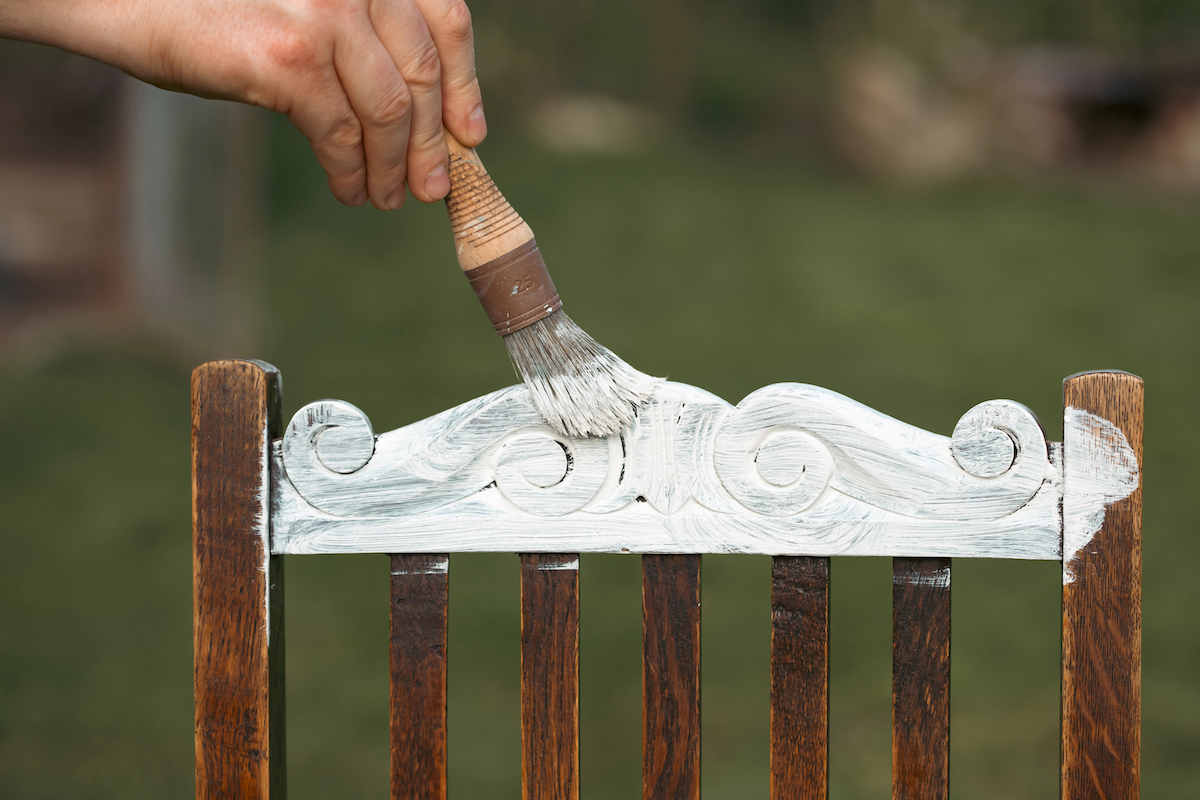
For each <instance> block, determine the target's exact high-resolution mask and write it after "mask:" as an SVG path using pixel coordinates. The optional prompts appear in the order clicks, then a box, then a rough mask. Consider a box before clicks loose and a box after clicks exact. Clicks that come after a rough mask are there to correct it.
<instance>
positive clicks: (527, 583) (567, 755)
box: [521, 553, 579, 800]
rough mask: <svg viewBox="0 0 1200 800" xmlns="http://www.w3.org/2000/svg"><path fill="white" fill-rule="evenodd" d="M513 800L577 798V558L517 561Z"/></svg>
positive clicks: (538, 557) (536, 557)
mask: <svg viewBox="0 0 1200 800" xmlns="http://www.w3.org/2000/svg"><path fill="white" fill-rule="evenodd" d="M521 797H522V798H523V800H578V798H579V555H578V554H557V553H555V554H525V555H522V556H521Z"/></svg>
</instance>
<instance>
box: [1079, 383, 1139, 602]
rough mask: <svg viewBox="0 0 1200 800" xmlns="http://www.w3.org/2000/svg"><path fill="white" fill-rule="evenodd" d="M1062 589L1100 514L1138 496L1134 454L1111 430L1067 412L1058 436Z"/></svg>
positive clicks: (1093, 419)
mask: <svg viewBox="0 0 1200 800" xmlns="http://www.w3.org/2000/svg"><path fill="white" fill-rule="evenodd" d="M1063 469H1064V475H1063V584H1068V583H1073V582H1074V580H1075V572H1074V569H1075V560H1076V558H1077V557H1078V556H1079V554H1080V553H1081V552H1082V551H1083V549H1084V548H1086V547H1087V546H1088V544H1089V543H1091V541H1092V538H1093V537H1095V535H1096V534H1097V533H1099V531H1100V528H1101V527H1102V526H1103V525H1104V512H1105V509H1106V508H1107V507H1108V506H1110V505H1112V504H1113V503H1115V502H1117V501H1118V500H1123V499H1124V498H1126V497H1128V496H1129V495H1131V494H1133V493H1134V491H1136V490H1137V488H1138V484H1139V480H1140V474H1139V470H1138V462H1137V454H1136V453H1135V452H1133V448H1132V447H1130V446H1129V440H1128V439H1126V438H1125V434H1124V433H1123V432H1122V431H1121V429H1120V428H1118V427H1117V426H1116V425H1114V424H1112V423H1111V422H1109V421H1108V420H1106V419H1104V418H1103V417H1098V416H1096V415H1095V414H1092V413H1091V412H1088V411H1085V410H1083V409H1081V408H1075V407H1074V406H1068V407H1067V409H1066V412H1065V417H1064V430H1063Z"/></svg>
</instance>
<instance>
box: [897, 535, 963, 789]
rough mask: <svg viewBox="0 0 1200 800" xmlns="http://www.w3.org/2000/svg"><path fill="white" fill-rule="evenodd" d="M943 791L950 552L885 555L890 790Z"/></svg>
mask: <svg viewBox="0 0 1200 800" xmlns="http://www.w3.org/2000/svg"><path fill="white" fill-rule="evenodd" d="M949 795H950V559H948V558H894V559H892V797H893V799H894V800H944V798H947V797H949Z"/></svg>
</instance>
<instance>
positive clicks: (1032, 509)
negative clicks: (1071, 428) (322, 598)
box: [274, 382, 1062, 560]
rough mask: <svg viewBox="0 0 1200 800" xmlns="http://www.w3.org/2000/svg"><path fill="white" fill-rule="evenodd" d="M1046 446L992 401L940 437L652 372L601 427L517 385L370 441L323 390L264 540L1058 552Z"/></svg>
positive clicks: (290, 434) (844, 406)
mask: <svg viewBox="0 0 1200 800" xmlns="http://www.w3.org/2000/svg"><path fill="white" fill-rule="evenodd" d="M1053 453H1054V448H1053V447H1052V446H1051V445H1050V444H1049V443H1047V442H1046V439H1045V434H1044V433H1043V432H1042V429H1041V426H1040V425H1039V423H1038V421H1037V419H1036V417H1034V416H1033V414H1032V413H1031V412H1029V410H1028V409H1026V408H1024V407H1023V406H1021V405H1019V404H1017V403H1013V402H1010V401H989V402H987V403H981V404H980V405H978V406H976V407H975V408H973V409H971V410H970V411H968V412H967V413H966V414H964V415H963V417H962V418H961V419H960V420H959V422H958V424H957V425H956V426H955V429H954V435H953V436H951V437H946V436H940V435H937V434H934V433H930V432H928V431H923V430H921V429H919V428H916V427H913V426H911V425H907V424H905V423H903V422H900V421H898V420H895V419H892V418H890V417H888V416H886V415H884V414H881V413H879V412H878V411H875V410H873V409H870V408H867V407H866V406H864V405H862V404H861V403H857V402H855V401H853V400H851V399H849V398H847V397H844V396H843V395H840V394H838V393H837V392H831V391H829V390H827V389H822V388H819V387H815V386H805V385H802V384H776V385H774V386H768V387H766V388H764V389H760V390H759V391H756V392H753V393H752V394H750V395H749V396H748V397H746V398H745V399H744V400H742V402H740V403H739V404H738V405H737V406H736V407H734V406H730V405H729V404H728V403H726V402H724V401H723V400H721V399H720V398H717V397H714V396H713V395H712V394H710V393H708V392H705V391H703V390H702V389H698V388H696V387H693V386H687V385H686V384H680V383H669V382H668V383H665V384H663V385H661V386H659V387H658V388H657V390H656V392H655V394H654V397H653V399H652V400H651V401H650V402H648V403H647V404H646V405H644V406H643V407H642V408H641V409H639V412H638V417H637V419H636V421H635V423H634V424H633V425H632V426H631V427H630V428H628V429H626V430H624V431H622V432H621V434H619V435H616V436H612V437H609V438H607V439H598V438H589V439H578V438H569V437H563V436H559V435H556V434H555V433H554V431H553V430H551V429H550V428H549V427H548V426H546V425H544V424H543V423H542V421H541V419H540V417H539V416H538V413H537V411H536V409H535V408H534V407H533V404H532V402H531V401H530V396H529V392H528V390H527V389H526V388H525V387H523V386H519V387H511V388H508V389H503V390H501V391H498V392H494V393H492V394H490V395H487V396H485V397H481V398H478V399H476V400H473V401H471V402H469V403H464V404H462V405H460V406H458V407H457V408H453V409H450V410H448V411H445V412H443V413H441V414H438V415H436V416H434V417H430V418H428V419H426V420H423V421H421V422H417V423H414V424H412V425H408V426H406V427H404V428H400V429H398V430H395V431H390V432H388V433H384V434H381V435H379V436H378V437H377V438H376V437H375V436H374V435H373V433H372V428H371V425H370V422H369V421H368V420H367V418H366V415H365V414H363V412H362V411H360V410H359V409H357V408H355V407H354V406H352V405H350V404H349V403H344V402H341V401H336V400H324V401H321V402H318V403H312V404H309V405H308V406H305V407H304V408H302V409H300V411H298V412H297V413H296V415H295V416H294V417H293V418H292V421H291V423H290V424H289V426H288V431H287V433H286V435H285V437H284V439H283V441H282V442H281V443H280V444H279V447H278V449H277V457H278V464H279V469H280V472H281V473H282V474H285V475H286V476H287V481H286V482H285V485H284V486H282V487H281V493H280V496H279V503H278V505H277V507H276V511H275V517H274V522H275V526H276V536H275V547H276V548H278V549H277V552H286V553H319V552H320V553H336V552H434V553H438V552H447V551H450V552H460V551H491V552H543V553H544V552H559V553H576V552H633V553H659V554H666V553H679V554H687V553H705V552H709V553H761V554H766V555H812V556H829V555H889V556H893V555H894V556H912V557H931V556H944V557H950V556H961V557H983V558H1030V559H1051V560H1059V559H1060V558H1061V557H1062V550H1061V547H1062V535H1061V529H1062V522H1061V515H1060V510H1059V509H1060V501H1061V499H1062V494H1061V483H1062V482H1061V472H1060V465H1059V463H1058V462H1057V461H1056V460H1055V459H1054V458H1053V457H1052V454H1053ZM973 470H974V472H973Z"/></svg>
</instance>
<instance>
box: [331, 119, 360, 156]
mask: <svg viewBox="0 0 1200 800" xmlns="http://www.w3.org/2000/svg"><path fill="white" fill-rule="evenodd" d="M325 143H326V144H327V145H328V146H329V147H331V148H333V149H334V150H355V149H357V148H359V147H361V146H362V125H360V124H359V122H358V119H356V118H355V117H354V116H353V115H350V114H347V115H346V116H343V117H341V118H339V119H338V120H336V121H335V122H334V123H333V125H331V126H330V128H329V132H328V133H327V134H325Z"/></svg>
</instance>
